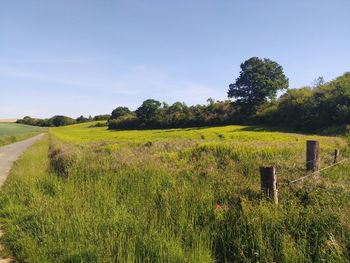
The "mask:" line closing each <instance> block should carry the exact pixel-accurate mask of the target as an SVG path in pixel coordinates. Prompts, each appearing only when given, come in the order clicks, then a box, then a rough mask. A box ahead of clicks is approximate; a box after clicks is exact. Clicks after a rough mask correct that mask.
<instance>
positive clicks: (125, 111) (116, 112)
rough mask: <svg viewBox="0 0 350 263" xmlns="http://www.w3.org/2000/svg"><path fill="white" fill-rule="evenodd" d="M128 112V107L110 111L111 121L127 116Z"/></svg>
mask: <svg viewBox="0 0 350 263" xmlns="http://www.w3.org/2000/svg"><path fill="white" fill-rule="evenodd" d="M129 113H130V110H129V108H128V107H117V108H115V109H114V110H113V111H112V115H111V119H118V118H119V117H122V116H124V115H126V114H129Z"/></svg>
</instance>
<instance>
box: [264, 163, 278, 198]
mask: <svg viewBox="0 0 350 263" xmlns="http://www.w3.org/2000/svg"><path fill="white" fill-rule="evenodd" d="M260 183H261V190H262V191H263V193H264V194H265V196H266V197H268V198H271V199H273V201H274V203H275V204H276V205H278V190H277V174H276V168H275V167H274V166H266V167H260Z"/></svg>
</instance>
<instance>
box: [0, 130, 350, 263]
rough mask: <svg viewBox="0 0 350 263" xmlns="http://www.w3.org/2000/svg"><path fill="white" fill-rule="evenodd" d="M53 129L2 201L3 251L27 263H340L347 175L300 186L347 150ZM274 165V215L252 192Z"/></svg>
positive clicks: (209, 133) (337, 141)
mask: <svg viewBox="0 0 350 263" xmlns="http://www.w3.org/2000/svg"><path fill="white" fill-rule="evenodd" d="M93 125H94V123H84V124H79V125H72V126H66V127H60V128H50V132H49V136H47V137H46V138H45V140H43V141H41V142H39V143H38V144H36V145H35V146H34V147H33V148H31V149H30V150H29V151H28V152H26V153H25V154H24V155H23V157H22V158H21V160H20V161H18V162H17V163H16V165H15V167H14V169H13V170H12V172H11V175H10V177H9V178H8V180H7V181H6V183H5V185H4V188H3V191H2V192H1V193H0V211H1V214H0V218H1V223H2V225H3V228H4V231H5V235H4V236H3V237H2V240H3V243H4V245H5V248H6V250H7V252H8V253H9V254H13V255H14V256H15V258H16V259H18V260H19V261H26V262H348V261H349V260H350V223H349V220H348V218H349V217H350V192H349V184H350V176H349V173H350V165H349V163H348V162H344V163H342V164H340V165H337V166H335V167H332V168H329V169H327V170H325V171H324V172H322V173H321V175H320V176H318V177H314V176H313V177H310V178H308V179H306V180H304V181H302V182H300V183H298V184H295V185H292V186H288V185H287V183H288V181H289V180H291V179H295V178H298V177H300V176H303V175H305V141H306V140H308V139H315V140H319V141H320V149H321V152H320V154H321V166H322V167H326V166H328V165H331V164H332V162H333V158H332V153H333V151H334V149H335V148H339V149H340V150H341V153H342V157H341V158H347V157H348V156H350V155H349V152H348V145H347V140H346V139H345V138H340V137H325V136H316V135H315V136H311V135H301V134H293V133H283V132H276V131H268V130H267V129H266V128H265V129H262V128H259V127H249V126H224V127H212V128H191V129H170V130H169V129H168V130H144V131H109V130H107V129H106V127H99V128H97V127H94V128H92V126H93ZM261 165H275V166H276V167H277V173H278V176H279V199H280V202H279V206H278V207H276V206H275V205H274V204H273V203H271V202H270V201H269V200H266V199H265V198H264V197H263V196H262V194H261V191H260V181H259V166H261Z"/></svg>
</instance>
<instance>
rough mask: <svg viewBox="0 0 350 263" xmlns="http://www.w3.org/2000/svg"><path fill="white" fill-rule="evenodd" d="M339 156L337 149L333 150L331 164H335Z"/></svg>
mask: <svg viewBox="0 0 350 263" xmlns="http://www.w3.org/2000/svg"><path fill="white" fill-rule="evenodd" d="M339 156H340V151H339V149H335V150H334V162H333V163H337V162H338V161H339Z"/></svg>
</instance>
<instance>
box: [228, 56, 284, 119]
mask: <svg viewBox="0 0 350 263" xmlns="http://www.w3.org/2000/svg"><path fill="white" fill-rule="evenodd" d="M240 67H241V72H240V75H239V77H238V78H237V79H236V81H235V83H232V84H230V85H229V90H228V97H229V98H234V99H236V104H237V105H239V106H241V107H242V111H244V112H245V113H247V114H254V113H255V112H256V111H257V109H258V108H259V106H261V105H262V104H264V103H265V102H267V101H269V100H272V99H274V98H276V94H277V91H279V90H284V89H287V88H288V85H289V84H288V78H287V77H286V76H285V75H284V73H283V68H282V67H281V66H280V65H279V64H278V63H276V62H274V61H272V60H270V59H266V58H264V59H260V58H258V57H252V58H250V59H248V60H246V61H245V62H243V63H242V64H241V66H240Z"/></svg>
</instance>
